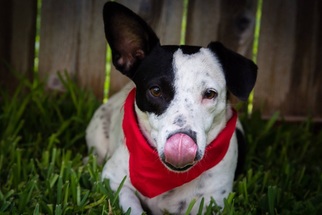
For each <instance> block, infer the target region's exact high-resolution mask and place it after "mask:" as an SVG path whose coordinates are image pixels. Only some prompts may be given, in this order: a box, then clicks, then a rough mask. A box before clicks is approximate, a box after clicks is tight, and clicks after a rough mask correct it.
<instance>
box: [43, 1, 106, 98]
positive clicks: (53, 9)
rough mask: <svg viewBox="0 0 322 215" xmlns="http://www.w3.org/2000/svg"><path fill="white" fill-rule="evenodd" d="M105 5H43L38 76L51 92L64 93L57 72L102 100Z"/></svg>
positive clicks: (94, 3)
mask: <svg viewBox="0 0 322 215" xmlns="http://www.w3.org/2000/svg"><path fill="white" fill-rule="evenodd" d="M102 5H103V1H101V0H95V1H94V0H93V1H86V0H81V1H73V0H68V1H66V0H47V1H43V5H42V13H41V14H42V21H41V31H40V38H41V41H40V50H39V74H40V76H41V77H42V78H43V79H47V78H48V82H47V86H48V88H49V89H56V90H62V89H63V86H62V84H61V83H60V81H59V79H58V77H57V71H60V72H64V71H67V72H68V73H69V75H70V76H71V78H72V79H74V80H78V81H79V83H80V84H82V85H83V86H84V87H87V88H90V89H92V90H93V91H94V93H95V94H96V96H97V97H98V98H102V97H103V88H104V80H105V57H106V45H105V40H104V36H103V35H104V34H103V24H102V21H101V20H102V12H101V11H102Z"/></svg>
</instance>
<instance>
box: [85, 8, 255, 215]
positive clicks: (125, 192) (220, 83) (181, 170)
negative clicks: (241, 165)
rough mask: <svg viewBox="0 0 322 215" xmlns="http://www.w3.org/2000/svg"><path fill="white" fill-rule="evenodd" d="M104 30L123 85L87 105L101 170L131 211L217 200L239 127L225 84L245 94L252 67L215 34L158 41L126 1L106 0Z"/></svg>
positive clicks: (227, 184) (239, 142)
mask: <svg viewBox="0 0 322 215" xmlns="http://www.w3.org/2000/svg"><path fill="white" fill-rule="evenodd" d="M103 17H104V25H105V34H106V38H107V41H108V43H109V45H110V47H111V49H112V57H113V64H114V65H115V67H116V68H117V69H118V70H119V71H120V72H121V73H123V74H124V75H126V76H127V77H129V78H130V79H131V80H132V81H133V83H134V84H135V85H133V84H129V85H127V86H126V87H125V88H124V89H123V90H122V91H120V92H119V93H118V94H116V95H115V96H113V97H112V98H111V99H110V100H109V102H108V103H107V104H104V105H102V106H101V107H100V108H99V109H98V110H97V111H96V112H95V114H94V116H93V119H92V120H91V122H90V124H89V126H88V128H87V130H86V140H87V145H88V147H89V148H94V153H95V154H96V155H97V158H98V160H99V162H104V160H105V159H106V158H108V160H107V162H106V164H105V166H104V169H103V173H102V178H108V179H109V180H110V186H111V188H112V189H113V190H116V189H117V188H118V187H119V185H120V183H121V181H122V180H123V178H124V177H125V176H127V178H126V179H125V182H124V184H123V187H122V189H121V191H120V193H119V200H120V205H121V207H122V209H123V210H125V211H126V210H128V208H131V213H132V214H141V213H143V212H144V210H145V211H148V212H150V213H152V214H162V213H164V212H168V213H171V214H183V213H184V212H185V211H186V210H187V207H188V206H189V203H190V202H191V200H193V199H195V200H196V204H195V205H196V206H195V207H194V208H193V209H192V212H191V213H192V214H196V213H197V210H198V208H199V203H200V202H201V200H202V199H204V202H205V204H204V205H205V207H206V205H207V204H209V202H210V201H211V198H213V199H214V200H215V201H216V204H217V205H219V206H221V207H223V206H224V198H226V197H227V196H228V194H229V193H230V192H231V190H232V185H233V180H234V176H235V170H236V166H237V160H240V159H241V157H239V156H238V151H240V150H241V149H243V147H244V146H243V132H242V128H241V126H240V123H239V122H238V119H237V118H238V117H237V113H236V111H235V110H234V109H233V108H232V107H231V105H230V104H229V100H228V96H227V95H228V92H231V93H232V94H233V95H235V96H236V97H238V98H239V99H241V100H246V99H247V98H248V96H249V93H250V92H251V90H252V89H253V87H254V84H255V81H256V76H257V66H256V65H255V64H254V63H253V62H252V61H251V60H248V59H246V58H245V57H243V56H241V55H239V54H237V53H235V52H233V51H230V50H228V49H226V48H225V47H224V46H223V45H222V44H221V43H219V42H211V43H210V44H209V45H208V47H206V48H203V47H197V46H174V45H169V46H161V45H160V43H159V39H158V37H157V36H156V34H155V33H154V31H153V30H152V29H151V28H150V27H149V26H148V25H147V23H146V22H144V21H143V19H141V18H140V17H139V16H138V15H136V14H135V13H133V12H132V11H131V10H129V9H128V8H126V7H124V6H122V5H120V4H118V3H115V2H107V3H106V4H105V6H104V10H103Z"/></svg>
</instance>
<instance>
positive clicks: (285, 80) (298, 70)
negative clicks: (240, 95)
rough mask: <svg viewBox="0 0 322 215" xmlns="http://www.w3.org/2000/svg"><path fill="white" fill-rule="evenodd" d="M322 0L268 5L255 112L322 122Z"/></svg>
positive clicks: (261, 38)
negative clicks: (306, 118)
mask: <svg viewBox="0 0 322 215" xmlns="http://www.w3.org/2000/svg"><path fill="white" fill-rule="evenodd" d="M321 11H322V2H321V1H319V0H309V1H300V0H298V1H292V0H285V1H279V0H274V1H264V4H263V12H262V24H261V33H260V41H259V53H258V65H259V68H260V71H259V75H258V82H257V85H256V88H255V97H254V104H255V108H257V109H261V110H262V112H263V115H264V116H265V117H270V116H271V115H272V114H273V113H274V112H276V111H280V112H281V115H282V116H284V117H285V118H287V119H289V120H297V119H303V118H305V117H306V116H308V115H311V116H313V117H315V118H316V119H320V120H321V119H322V103H321V98H322V84H321V83H322V74H321V64H322V62H321V59H322V58H321V56H322V52H321V48H322V47H321V44H322V30H321V29H322V28H321V23H322V22H321V20H322V16H321V13H320V12H321Z"/></svg>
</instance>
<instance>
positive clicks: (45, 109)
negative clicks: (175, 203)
mask: <svg viewBox="0 0 322 215" xmlns="http://www.w3.org/2000/svg"><path fill="white" fill-rule="evenodd" d="M22 82H23V84H22V85H21V86H20V88H19V89H17V91H16V93H15V94H14V95H11V96H9V95H8V94H7V93H6V92H4V91H3V90H2V89H1V91H0V108H1V109H0V214H57V215H58V214H122V212H121V210H120V208H119V207H118V198H117V193H113V192H112V191H111V190H110V188H109V186H108V181H107V180H105V181H101V179H100V172H101V169H102V167H101V166H98V165H97V164H96V161H95V159H94V158H93V157H90V159H89V162H88V163H87V164H83V162H82V159H83V157H84V156H85V155H86V154H87V148H86V144H85V136H84V135H85V129H86V126H87V124H88V122H89V120H90V118H91V116H92V114H93V112H94V111H95V109H96V108H97V107H98V105H99V103H100V102H99V101H97V100H96V99H95V98H94V96H93V95H91V94H90V93H88V92H84V91H82V90H80V89H78V88H77V87H76V85H74V84H73V83H72V82H69V81H67V82H66V83H65V86H66V88H67V91H66V93H64V94H51V95H48V94H46V93H45V90H44V88H43V86H42V85H41V84H37V83H36V82H35V83H29V82H28V81H26V80H23V81H22ZM26 89H27V91H29V93H23V90H26ZM241 117H242V122H243V124H244V125H246V126H245V130H246V132H247V140H248V144H249V145H248V149H247V151H248V155H247V160H246V165H245V171H244V174H243V175H241V176H240V177H239V178H238V179H237V180H236V182H235V184H234V193H232V194H230V196H229V198H228V199H227V200H226V206H225V208H224V209H223V210H222V211H221V212H220V214H242V215H244V214H269V215H273V214H292V215H293V214H299V215H300V214H301V215H302V214H305V215H307V214H310V215H311V214H322V170H321V168H322V156H321V152H322V132H321V131H318V130H317V129H314V128H313V124H312V123H310V121H309V120H307V121H306V122H303V123H296V124H295V123H293V124H287V123H284V122H278V123H277V122H276V117H275V118H272V119H271V120H269V121H265V120H261V118H260V114H259V113H254V114H253V115H252V117H251V118H246V117H245V116H241ZM313 130H315V131H313ZM190 205H191V206H194V207H199V205H193V202H192V203H191V204H190ZM215 211H218V208H217V207H216V206H215V204H214V203H213V204H212V205H210V206H209V207H208V209H207V211H202V212H200V214H212V213H214V212H215ZM188 213H189V211H187V214H188Z"/></svg>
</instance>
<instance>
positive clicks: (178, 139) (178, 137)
mask: <svg viewBox="0 0 322 215" xmlns="http://www.w3.org/2000/svg"><path fill="white" fill-rule="evenodd" d="M197 151H198V146H197V144H196V142H195V140H194V139H193V138H192V137H190V136H189V135H187V134H185V133H176V134H173V135H172V136H170V137H169V138H168V140H167V142H166V143H165V146H164V157H163V161H164V163H165V164H166V165H167V166H168V167H169V168H170V169H172V170H174V171H185V170H187V169H189V168H190V167H191V166H193V165H194V164H195V163H196V161H197Z"/></svg>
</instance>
